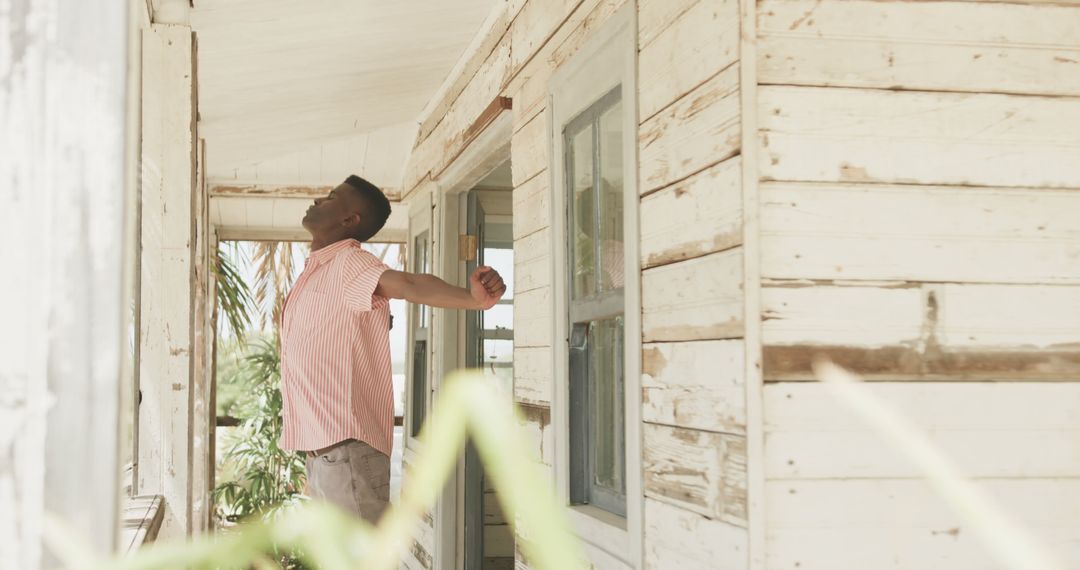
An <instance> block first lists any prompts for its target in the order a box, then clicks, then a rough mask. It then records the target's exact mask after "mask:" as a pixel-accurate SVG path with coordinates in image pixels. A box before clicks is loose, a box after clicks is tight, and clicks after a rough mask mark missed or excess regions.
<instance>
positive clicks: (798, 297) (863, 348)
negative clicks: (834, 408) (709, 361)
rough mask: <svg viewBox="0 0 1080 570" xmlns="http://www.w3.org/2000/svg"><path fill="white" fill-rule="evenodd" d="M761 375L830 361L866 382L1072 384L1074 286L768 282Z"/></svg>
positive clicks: (1077, 304) (784, 374) (1077, 369)
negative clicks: (825, 359) (819, 360)
mask: <svg viewBox="0 0 1080 570" xmlns="http://www.w3.org/2000/svg"><path fill="white" fill-rule="evenodd" d="M762 296H763V299H764V301H765V303H764V306H763V313H762V318H763V319H764V320H765V323H764V337H763V341H764V351H765V355H766V358H765V362H764V371H765V376H766V378H768V379H769V380H811V379H813V378H814V376H813V373H812V371H811V362H812V360H813V358H814V357H815V356H816V355H818V354H825V355H828V356H829V357H830V358H832V359H834V360H835V361H837V362H838V363H840V364H842V365H843V366H845V367H847V368H849V369H851V370H854V371H855V372H857V373H858V374H860V375H862V376H863V377H865V378H866V379H867V380H903V379H910V380H935V379H936V380H949V379H954V380H991V381H992V380H1029V381H1030V380H1069V379H1073V378H1075V377H1076V375H1077V374H1080V353H1078V352H1077V351H1076V347H1077V346H1080V330H1078V329H1077V327H1076V325H1075V323H1076V322H1077V319H1080V290H1078V288H1077V287H1075V286H1035V285H970V284H955V283H944V284H921V283H906V282H894V283H878V284H869V283H860V282H851V283H827V282H826V283H812V282H789V281H779V282H770V283H768V284H767V285H766V287H765V288H764V290H763V295H762Z"/></svg>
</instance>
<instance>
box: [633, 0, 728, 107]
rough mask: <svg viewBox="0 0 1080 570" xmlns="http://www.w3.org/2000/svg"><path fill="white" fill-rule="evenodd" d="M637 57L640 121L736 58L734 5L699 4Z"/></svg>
mask: <svg viewBox="0 0 1080 570" xmlns="http://www.w3.org/2000/svg"><path fill="white" fill-rule="evenodd" d="M641 45H642V47H641V53H640V55H639V56H638V70H639V71H638V109H639V113H640V120H641V121H644V120H646V119H648V118H649V117H652V116H653V115H655V114H656V113H657V112H658V111H660V110H661V109H663V108H664V107H666V106H668V105H669V104H670V103H671V102H672V101H675V100H676V99H678V98H680V97H682V96H683V95H686V94H687V93H689V92H690V91H691V90H693V89H694V88H695V87H697V86H698V85H701V84H702V83H704V82H705V80H707V79H709V78H710V77H712V76H714V75H716V74H717V73H718V72H720V70H722V69H725V68H726V67H728V66H729V65H731V64H732V63H735V61H736V60H737V59H738V57H739V2H738V0H699V1H698V2H697V3H696V4H694V5H693V6H691V7H690V8H689V9H688V10H687V11H686V12H685V13H683V14H682V15H681V16H679V17H678V18H677V19H676V20H674V21H673V22H672V23H671V25H670V26H668V27H667V28H666V29H664V30H663V31H662V32H660V33H659V34H657V36H656V38H655V40H654V41H652V42H650V43H648V44H641Z"/></svg>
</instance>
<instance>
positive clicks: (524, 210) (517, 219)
mask: <svg viewBox="0 0 1080 570" xmlns="http://www.w3.org/2000/svg"><path fill="white" fill-rule="evenodd" d="M550 178H551V177H550V176H548V175H546V174H540V175H537V176H533V177H532V178H530V179H529V180H528V181H526V182H524V183H519V184H517V185H516V186H515V187H514V239H515V240H519V239H521V238H523V237H525V236H527V235H530V234H532V233H534V232H537V231H539V230H542V229H544V228H546V227H549V226H550V225H551V205H550V204H551V202H550V200H551V184H550Z"/></svg>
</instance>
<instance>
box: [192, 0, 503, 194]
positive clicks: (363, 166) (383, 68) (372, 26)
mask: <svg viewBox="0 0 1080 570" xmlns="http://www.w3.org/2000/svg"><path fill="white" fill-rule="evenodd" d="M500 1H501V0H439V1H437V2H427V1H396V2H387V1H385V0H314V1H306V2H297V1H295V0H197V1H196V2H195V7H194V9H193V11H192V14H191V22H192V27H193V28H194V30H195V31H196V32H197V33H198V40H199V48H198V49H199V58H198V68H199V113H200V122H199V128H200V135H201V136H202V137H203V138H205V139H206V141H207V145H206V148H207V163H208V164H207V167H208V168H207V177H208V178H209V179H210V180H212V181H217V182H232V183H258V184H291V185H297V184H299V185H321V184H326V183H328V181H331V180H332V181H340V180H341V179H342V178H343V177H344V174H347V172H339V171H338V170H342V169H344V168H346V166H342V167H338V166H335V164H343V163H344V165H347V167H348V168H351V172H354V173H357V174H361V175H367V176H369V177H370V178H372V181H373V182H375V183H376V184H379V185H380V186H384V187H388V188H391V189H393V188H396V187H398V186H399V185H400V178H401V170H402V168H403V167H404V161H405V159H406V157H407V155H408V152H409V150H410V148H411V144H412V142H413V141H412V137H413V136H414V133H415V120H416V119H417V116H418V115H419V113H420V112H421V110H422V109H423V107H424V105H425V104H426V103H427V102H428V101H429V99H431V97H432V96H433V95H434V93H435V91H436V90H437V89H438V87H439V85H440V84H441V83H442V82H443V80H444V79H445V78H446V76H447V75H448V74H449V72H450V71H451V68H452V67H453V66H454V63H455V62H456V61H457V59H458V58H459V56H460V55H461V53H462V52H463V51H464V50H465V48H466V47H467V45H468V43H469V41H470V40H471V39H472V37H473V36H474V35H475V34H476V32H477V30H478V29H479V28H480V26H481V24H482V22H483V20H484V18H485V17H486V16H487V15H488V13H489V12H490V11H491V9H492V8H493V7H494V5H495V4H497V3H498V2H500ZM325 149H339V151H335V152H334V153H333V154H335V155H340V156H339V157H337V158H334V159H328V158H327V157H326V156H324V154H328V152H324V151H325ZM340 149H345V150H340ZM328 160H329V161H330V163H329V164H328V163H327V161H328ZM312 162H319V163H320V165H318V166H314V165H312V164H311V163H312ZM297 165H299V166H297ZM260 171H261V174H260Z"/></svg>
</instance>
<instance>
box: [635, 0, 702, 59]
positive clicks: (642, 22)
mask: <svg viewBox="0 0 1080 570" xmlns="http://www.w3.org/2000/svg"><path fill="white" fill-rule="evenodd" d="M698 2H699V0H638V3H637V11H638V50H639V51H640V50H643V49H645V47H646V46H648V45H649V44H650V43H652V42H653V40H655V39H656V38H657V37H658V36H659V35H660V34H661V33H663V32H664V31H665V30H667V29H668V27H669V26H671V24H672V23H673V22H675V21H676V20H678V19H679V18H680V17H682V15H683V14H685V13H686V11H687V10H689V9H691V8H693V7H695V6H696V5H697V4H698Z"/></svg>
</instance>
